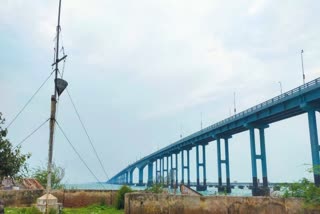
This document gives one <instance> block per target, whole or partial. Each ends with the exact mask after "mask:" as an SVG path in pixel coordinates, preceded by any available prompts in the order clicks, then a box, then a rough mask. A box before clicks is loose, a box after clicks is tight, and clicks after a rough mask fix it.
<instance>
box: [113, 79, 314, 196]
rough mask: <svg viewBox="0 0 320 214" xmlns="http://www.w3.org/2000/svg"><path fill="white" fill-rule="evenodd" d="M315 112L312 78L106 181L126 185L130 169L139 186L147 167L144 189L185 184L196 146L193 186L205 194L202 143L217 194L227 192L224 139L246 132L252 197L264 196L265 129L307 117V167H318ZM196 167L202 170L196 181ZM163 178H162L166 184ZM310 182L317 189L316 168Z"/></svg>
mask: <svg viewBox="0 0 320 214" xmlns="http://www.w3.org/2000/svg"><path fill="white" fill-rule="evenodd" d="M319 110H320V78H317V79H315V80H312V81H310V82H308V83H306V84H303V85H301V86H299V87H297V88H294V89H292V90H290V91H288V92H285V93H282V94H281V95H279V96H277V97H274V98H272V99H270V100H267V101H265V102H263V103H260V104H258V105H256V106H253V107H252V108H249V109H247V110H245V111H243V112H240V113H238V114H236V115H234V116H232V117H229V118H227V119H225V120H222V121H220V122H218V123H216V124H213V125H211V126H208V127H207V128H204V129H202V130H200V131H198V132H195V133H194V134H191V135H189V136H187V137H185V138H182V139H180V140H178V141H177V142H174V143H172V144H170V145H169V146H167V147H165V148H162V149H160V150H158V151H156V152H154V153H152V154H150V155H148V156H146V157H144V158H142V159H140V160H138V161H136V162H135V163H133V164H131V165H129V166H128V167H126V168H124V169H122V170H121V171H120V172H119V173H117V174H116V175H115V176H113V177H112V178H111V179H110V180H109V181H108V183H113V184H132V183H133V172H134V170H135V169H138V170H139V184H140V185H143V170H144V169H145V167H146V166H148V181H147V184H148V185H152V184H153V182H154V181H155V182H156V183H160V182H161V183H165V182H166V183H167V184H170V185H172V186H173V185H176V186H177V185H178V184H179V183H178V181H180V182H181V183H183V184H186V185H189V186H190V185H191V181H190V173H191V172H190V150H191V149H192V148H193V147H196V178H197V180H196V188H197V190H198V191H202V190H206V189H207V177H206V145H208V144H209V143H213V142H215V143H216V145H217V164H218V172H217V175H218V189H219V191H227V192H231V184H230V167H229V140H230V139H231V138H232V136H233V135H236V134H238V133H241V132H246V131H248V132H249V139H248V140H250V148H251V167H252V195H253V196H258V195H266V194H269V185H268V173H267V161H266V150H265V132H264V131H265V129H266V128H268V127H269V126H270V124H272V123H275V122H278V121H281V120H285V119H287V118H290V117H294V116H297V115H300V114H304V113H306V114H308V122H309V133H310V144H311V155H312V164H313V167H318V165H319V164H320V158H319V143H318V134H317V123H316V112H317V111H319ZM255 130H258V131H259V132H258V133H259V136H258V137H259V142H260V150H261V152H260V154H257V152H256V136H255ZM306 130H307V127H306ZM222 146H224V151H225V159H222V158H221V147H222ZM200 150H202V156H201V158H200V154H199V153H200ZM178 155H181V163H180V165H179V163H178ZM185 155H186V156H187V158H186V159H187V161H185V158H184V156H185ZM257 160H261V165H262V166H261V170H262V181H263V182H262V185H258V177H257ZM165 163H166V164H165ZM169 163H170V164H169ZM169 165H170V166H169ZM223 167H224V168H225V171H226V178H225V181H224V182H223V178H222V168H223ZM200 168H202V175H201V178H202V179H201V180H200ZM178 170H181V178H178ZM164 178H166V181H165V179H164ZM314 182H315V184H316V185H317V186H319V185H320V171H319V170H314Z"/></svg>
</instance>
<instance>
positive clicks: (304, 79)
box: [301, 49, 306, 84]
mask: <svg viewBox="0 0 320 214" xmlns="http://www.w3.org/2000/svg"><path fill="white" fill-rule="evenodd" d="M301 66H302V79H303V84H305V82H306V76H305V75H304V66H303V49H302V50H301Z"/></svg>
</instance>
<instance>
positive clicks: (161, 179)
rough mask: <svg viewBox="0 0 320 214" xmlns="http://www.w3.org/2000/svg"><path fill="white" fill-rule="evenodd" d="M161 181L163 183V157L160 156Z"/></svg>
mask: <svg viewBox="0 0 320 214" xmlns="http://www.w3.org/2000/svg"><path fill="white" fill-rule="evenodd" d="M160 165H161V183H162V184H163V183H164V157H162V158H161V164H160Z"/></svg>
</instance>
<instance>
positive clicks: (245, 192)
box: [65, 183, 252, 196]
mask: <svg viewBox="0 0 320 214" xmlns="http://www.w3.org/2000/svg"><path fill="white" fill-rule="evenodd" d="M65 186H66V189H91V190H118V189H120V188H121V186H122V185H117V184H106V183H83V184H66V185H65ZM130 187H131V188H132V189H133V190H145V189H146V187H145V186H130ZM191 188H192V189H195V187H191ZM168 191H169V192H170V193H173V192H174V190H173V189H170V188H169V189H168ZM200 193H201V194H202V195H207V196H209V195H224V194H223V193H218V188H216V187H208V188H207V190H206V191H201V192H200ZM177 194H179V191H177ZM228 195H231V196H251V195H252V194H251V190H250V189H248V188H247V187H245V188H243V189H239V188H238V187H237V186H235V188H233V189H231V193H230V194H228Z"/></svg>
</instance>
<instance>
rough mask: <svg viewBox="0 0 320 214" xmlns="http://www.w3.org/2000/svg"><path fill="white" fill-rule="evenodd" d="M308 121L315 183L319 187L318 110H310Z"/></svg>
mask: <svg viewBox="0 0 320 214" xmlns="http://www.w3.org/2000/svg"><path fill="white" fill-rule="evenodd" d="M308 122H309V132H310V143H311V154H312V166H313V176H314V183H315V185H316V186H317V187H319V186H320V158H319V142H318V131H317V120H316V112H315V110H313V109H309V110H308Z"/></svg>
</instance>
